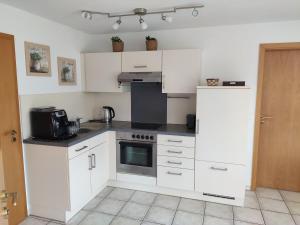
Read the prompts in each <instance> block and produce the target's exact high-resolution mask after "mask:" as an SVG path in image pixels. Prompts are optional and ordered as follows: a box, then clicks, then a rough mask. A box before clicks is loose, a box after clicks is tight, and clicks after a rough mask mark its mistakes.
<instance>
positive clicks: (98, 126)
mask: <svg viewBox="0 0 300 225" xmlns="http://www.w3.org/2000/svg"><path fill="white" fill-rule="evenodd" d="M80 128H81V129H89V131H87V132H80V133H78V134H77V135H76V136H75V137H72V138H69V139H65V140H45V139H35V138H27V139H24V140H23V142H24V143H25V144H36V145H49V146H58V147H70V146H72V145H75V144H78V143H80V142H82V141H84V140H87V139H89V138H92V137H94V136H96V135H98V134H101V133H104V132H106V131H140V132H143V131H144V132H148V133H156V134H167V135H181V136H191V137H194V136H195V131H194V130H189V129H188V128H187V127H186V125H184V124H166V125H163V126H162V127H160V128H159V129H156V130H149V129H147V130H143V129H136V128H132V127H131V122H129V121H113V122H112V123H111V124H108V125H107V124H105V123H98V122H86V123H82V124H81V127H80Z"/></svg>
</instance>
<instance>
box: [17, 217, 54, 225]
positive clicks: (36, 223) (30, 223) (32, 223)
mask: <svg viewBox="0 0 300 225" xmlns="http://www.w3.org/2000/svg"><path fill="white" fill-rule="evenodd" d="M47 223H49V220H40V219H37V218H33V217H28V218H26V219H25V220H24V221H23V222H22V223H20V224H19V225H46V224H47Z"/></svg>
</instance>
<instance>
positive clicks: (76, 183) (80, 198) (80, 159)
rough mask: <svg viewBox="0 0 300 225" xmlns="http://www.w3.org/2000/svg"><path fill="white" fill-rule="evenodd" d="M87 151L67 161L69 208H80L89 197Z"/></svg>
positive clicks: (89, 182) (89, 181)
mask: <svg viewBox="0 0 300 225" xmlns="http://www.w3.org/2000/svg"><path fill="white" fill-rule="evenodd" d="M89 167H90V160H89V151H86V152H84V153H82V154H81V155H79V156H77V157H75V158H73V159H71V160H70V161H69V179H70V201H71V210H72V211H73V210H78V209H81V208H82V207H83V206H84V205H85V204H86V203H87V201H88V200H89V199H90V197H91V175H90V170H89Z"/></svg>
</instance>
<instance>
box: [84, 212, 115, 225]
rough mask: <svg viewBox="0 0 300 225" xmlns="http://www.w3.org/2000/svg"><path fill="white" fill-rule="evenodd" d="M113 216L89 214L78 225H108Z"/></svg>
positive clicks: (96, 213)
mask: <svg viewBox="0 0 300 225" xmlns="http://www.w3.org/2000/svg"><path fill="white" fill-rule="evenodd" d="M113 218H114V216H112V215H108V214H104V213H98V212H93V213H91V214H89V215H88V216H87V217H86V218H85V219H84V220H83V221H82V222H81V223H80V225H109V224H110V222H111V221H112V220H113Z"/></svg>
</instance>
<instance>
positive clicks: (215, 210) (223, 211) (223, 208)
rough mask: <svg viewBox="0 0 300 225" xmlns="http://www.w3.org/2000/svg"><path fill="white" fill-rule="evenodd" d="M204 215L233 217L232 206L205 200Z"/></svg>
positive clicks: (224, 217)
mask: <svg viewBox="0 0 300 225" xmlns="http://www.w3.org/2000/svg"><path fill="white" fill-rule="evenodd" d="M205 215H207V216H213V217H219V218H223V219H233V211H232V206H229V205H222V204H217V203H212V202H207V203H206V207H205Z"/></svg>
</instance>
